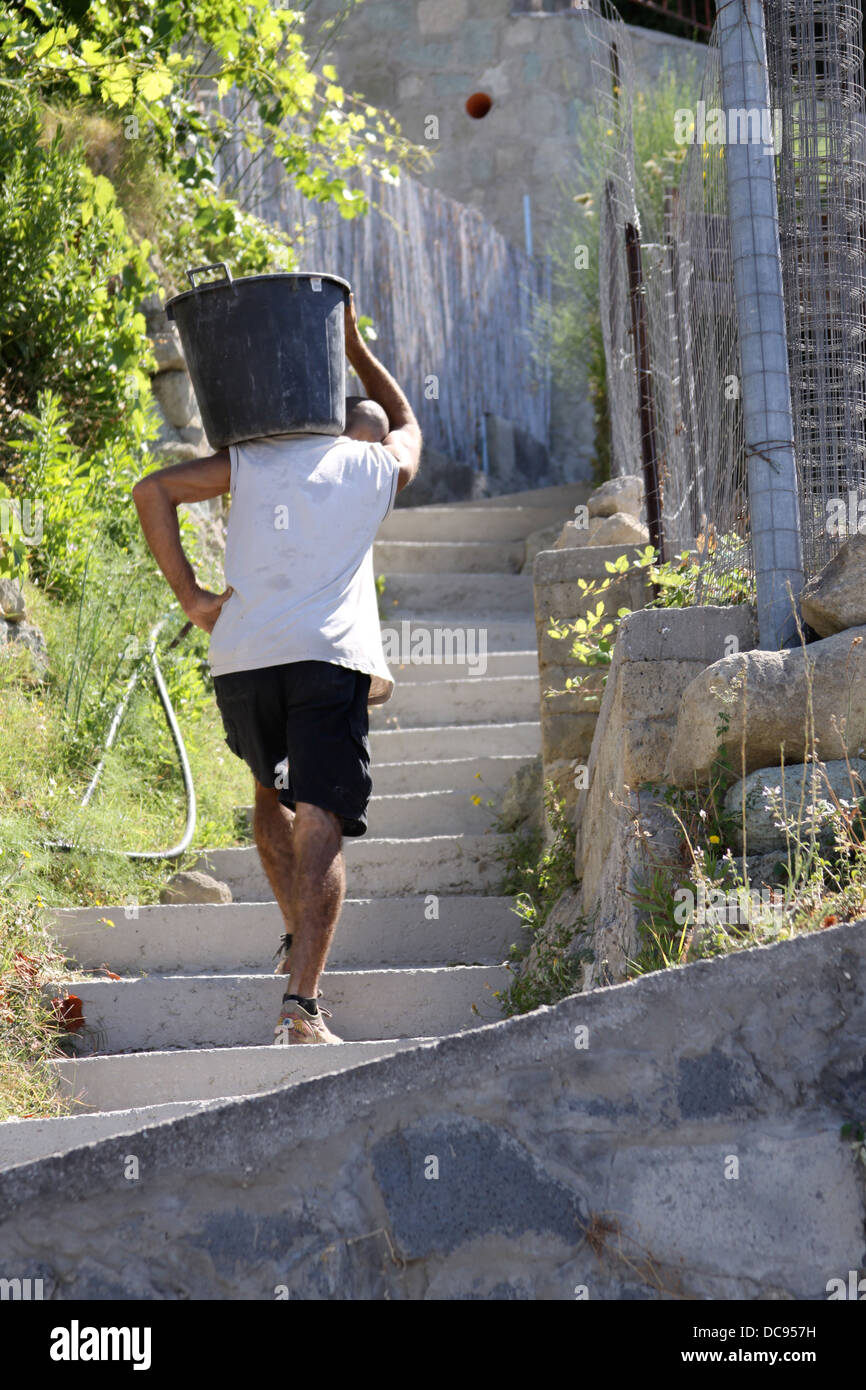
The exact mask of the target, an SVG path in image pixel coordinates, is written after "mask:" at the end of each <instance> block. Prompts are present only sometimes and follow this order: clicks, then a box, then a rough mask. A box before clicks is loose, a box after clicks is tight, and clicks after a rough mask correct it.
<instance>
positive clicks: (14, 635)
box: [0, 618, 48, 676]
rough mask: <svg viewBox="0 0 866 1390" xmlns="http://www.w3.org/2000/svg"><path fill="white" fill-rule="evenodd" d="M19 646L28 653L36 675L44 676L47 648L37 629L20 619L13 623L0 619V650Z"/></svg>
mask: <svg viewBox="0 0 866 1390" xmlns="http://www.w3.org/2000/svg"><path fill="white" fill-rule="evenodd" d="M19 644H20V645H21V646H22V647H26V648H27V650H28V651H29V652H30V654H31V656H32V658H33V665H34V668H35V670H36V673H37V675H39V676H44V675H46V674H47V672H48V646H47V644H46V642H45V638H44V637H43V635H42V633H41V632H40V630H39V628H38V627H36V626H35V625H34V624H33V623H28V622H22V621H21V620H20V619H19V620H17V621H15V622H8V621H7V620H6V619H4V618H0V649H2V648H3V647H7V648H8V647H13V646H16V645H19Z"/></svg>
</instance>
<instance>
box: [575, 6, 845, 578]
mask: <svg viewBox="0 0 866 1390" xmlns="http://www.w3.org/2000/svg"><path fill="white" fill-rule="evenodd" d="M731 3H739V0H731ZM591 5H592V13H591V15H587V16H586V22H587V25H588V32H589V33H590V35H591V39H590V42H591V47H592V50H593V64H592V73H593V96H594V100H595V104H596V109H597V112H598V118H599V127H600V130H601V129H603V130H605V131H606V132H607V136H608V139H609V141H610V148H609V150H608V151H607V162H608V168H609V173H608V176H607V178H606V180H605V184H604V188H603V189H601V190H600V193H601V218H602V228H603V235H602V254H601V255H600V265H599V291H600V307H601V315H602V323H603V326H604V336H605V355H606V363H607V384H608V393H609V404H610V415H611V421H612V432H613V453H614V471H615V472H629V473H634V472H641V471H642V469H646V468H647V466H648V465H651V467H652V468H653V469H654V470H655V472H656V475H657V477H658V488H659V493H660V511H661V529H662V531H663V534H664V537H665V551H666V554H667V556H668V558H670V557H671V555H673V554H674V553H678V552H679V551H680V550H682V549H685V548H695V549H696V551H697V554H698V558H699V562H700V565H701V583H700V587H699V601H703V602H709V603H712V602H728V601H731V600H733V599H737V598H743V597H753V596H754V589H755V575H754V559H753V547H752V536H751V524H752V506H751V504H750V497H749V486H748V477H747V466H746V463H747V460H746V442H745V438H744V424H743V409H742V385H743V381H742V366H741V352H740V331H739V323H738V317H737V309H736V295H735V282H734V264H733V256H732V249H731V248H732V242H731V230H732V220H731V210H730V207H729V201H728V176H727V167H726V149H727V148H728V146H729V144H730V142H731V141H732V140H734V141H736V140H752V141H760V142H761V143H763V145H764V146H765V148H766V149H767V153H768V155H770V156H771V157H774V159H775V168H776V193H777V203H778V219H779V232H780V242H781V257H782V277H783V284H784V291H785V319H786V326H787V356H788V368H789V373H790V380H791V405H792V414H793V432H794V443H795V450H796V460H797V470H798V476H797V484H798V491H799V502H800V517H801V522H800V524H801V527H802V533H803V534H802V542H803V558H804V568H805V572H806V577H807V578H808V577H811V576H812V575H813V574H815V573H816V572H817V571H818V570H819V569H820V568H821V566H822V565H823V564H824V563H826V561H827V560H828V559H829V558H830V557H831V555H832V554H833V553H835V551H836V549H838V546H839V545H840V544H841V542H842V541H843V540H844V539H845V537H846V535H847V534H849V533H850V531H851V530H853V529H855V528H856V527H858V526H860V523H861V522H862V527H861V529H862V530H864V531H866V256H864V251H866V245H864V237H866V118H864V108H866V104H864V96H863V50H862V40H861V27H860V13H859V9H858V10H855V9H854V7H853V6H851V5H850V4H847V3H842V2H840V0H766V4H765V18H766V25H767V57H768V68H769V77H770V105H771V111H770V112H766V113H764V112H757V111H756V112H752V111H742V112H740V111H729V110H728V109H727V108H726V102H725V99H724V93H723V90H722V76H721V63H720V53H719V43H718V32H717V29H715V30H714V32H713V35H712V37H711V39H710V43H709V45H708V48H707V50H706V61H705V67H704V71H703V76H702V80H701V85H700V90H699V91H696V92H695V99H694V103H693V107H692V110H691V112H690V113H678V115H679V114H683V115H690V117H691V128H690V130H689V131H688V132H687V133H683V132H680V133H678V134H677V136H676V137H675V138H677V139H685V140H687V142H688V145H687V153H686V157H685V160H684V161H683V163H682V166H681V169H680V174H679V178H678V179H677V180H676V183H673V182H672V184H671V186H670V187H669V188H668V190H667V192H666V196H665V200H664V209H663V212H662V213H661V215H659V214H658V212H657V210H656V209H654V208H653V207H652V204H651V200H650V199H648V198H647V197H646V196H645V190H644V189H643V187H642V179H641V170H640V169H639V168H638V169H637V170H636V169H635V166H634V147H633V140H632V138H631V137H630V133H629V130H628V128H627V126H628V124H629V122H630V121H631V119H632V107H633V102H632V100H631V95H630V91H629V90H628V89H629V84H630V83H631V82H632V81H633V75H632V68H631V66H630V63H629V60H628V37H627V31H625V28H624V26H623V25H622V24H621V22H619V17H618V15H617V13H616V11H615V10H614V9H613V7H612V6H610V5H608V4H607V2H606V0H591ZM614 55H615V56H614ZM612 64H616V65H618V71H619V74H620V78H621V82H620V86H621V88H622V89H623V90H622V91H621V92H620V94H619V96H618V99H617V100H616V102H615V103H614V101H613V98H612V95H611V83H610V70H611V65H612ZM732 122H733V124H734V127H735V128H734V129H731V125H732ZM768 126H769V129H768ZM672 134H673V132H672ZM629 219H631V225H632V226H633V227H636V228H637V229H638V232H639V243H640V244H639V274H638V277H637V278H636V277H635V275H634V270H633V266H631V267H630V265H629V258H628V251H627V248H626V249H624V246H625V245H626V243H627V241H628V236H629V230H628V229H629ZM636 304H637V306H638V307H637V308H636ZM641 316H643V322H644V325H645V328H644V338H645V342H644V344H643V347H644V349H645V351H646V352H647V353H648V363H647V362H642V361H641V346H642V345H641V331H640V321H641ZM647 377H648V381H647ZM642 388H643V389H642ZM861 503H862V505H861Z"/></svg>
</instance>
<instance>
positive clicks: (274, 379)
mask: <svg viewBox="0 0 866 1390" xmlns="http://www.w3.org/2000/svg"><path fill="white" fill-rule="evenodd" d="M209 270H221V271H222V272H223V275H222V278H221V279H219V280H210V281H208V282H206V283H205V284H203V285H197V284H196V280H195V277H196V276H197V275H201V274H203V273H204V272H205V271H209ZM187 275H188V276H189V281H190V284H191V285H192V289H191V290H187V291H186V292H185V293H184V294H178V295H175V296H174V298H173V299H170V300H169V301H168V303H167V304H166V306H165V308H166V313H167V315H168V317H169V318H170V319H173V320H174V321H175V323H176V324H177V330H178V333H179V334H180V341H181V343H182V345H183V350H184V355H185V356H186V365H187V367H188V369H189V374H190V378H191V380H192V384H193V389H194V391H195V395H196V400H197V401H198V408H199V411H200V412H201V419H202V424H203V425H204V429H205V433H206V435H207V437H208V439H209V441H210V444H211V448H213V449H223V448H225V446H226V445H227V444H236V443H238V442H239V441H240V440H242V439H260V438H262V437H263V436H265V435H273V434H333V435H337V434H342V432H343V430H344V428H345V425H346V418H345V408H346V407H345V401H346V345H345V323H344V306H345V304H346V303H347V302H348V298H349V285H348V283H347V282H346V281H345V280H341V279H340V278H339V277H338V276H336V275H313V274H289V273H286V272H277V273H275V274H272V275H245V276H242V278H241V279H240V280H233V279H232V277H231V272H230V271H229V269H228V267H227V266H226V265H224V264H220V265H213V266H197V267H196V269H195V270H189V271H187Z"/></svg>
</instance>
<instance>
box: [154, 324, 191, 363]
mask: <svg viewBox="0 0 866 1390" xmlns="http://www.w3.org/2000/svg"><path fill="white" fill-rule="evenodd" d="M150 346H151V349H152V350H153V355H154V357H155V358H156V370H157V372H172V371H184V372H185V371H186V360H185V358H184V355H183V348H182V347H181V345H180V338H179V336H178V332H177V329H176V328H175V326H174V324H173V323H170V322H168V321H167V322H166V327H165V328H164V329H162V330H159V329H158V330H157V331H156V332H155V333H154V334H153V335H152V337H151V340H150Z"/></svg>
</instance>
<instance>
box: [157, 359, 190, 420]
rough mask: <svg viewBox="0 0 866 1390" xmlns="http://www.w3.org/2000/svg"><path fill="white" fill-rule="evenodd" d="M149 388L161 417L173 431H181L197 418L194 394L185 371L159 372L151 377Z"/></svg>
mask: <svg viewBox="0 0 866 1390" xmlns="http://www.w3.org/2000/svg"><path fill="white" fill-rule="evenodd" d="M151 388H152V390H153V394H154V396H155V397H156V399H157V401H158V402H159V405H160V408H161V410H162V413H163V415H164V416H165V418H166V420H167V421H168V423H169V424H170V425H174V427H175V429H182V428H183V426H184V425H189V424H190V423H191V422H192V421H193V420H194V419H196V417H197V416H198V406H197V404H196V399H195V392H194V391H193V389H192V382H191V381H190V379H189V376H188V375H187V373H186V372H185V371H171V372H160V373H159V375H158V376H155V377H153V379H152V381H151Z"/></svg>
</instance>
